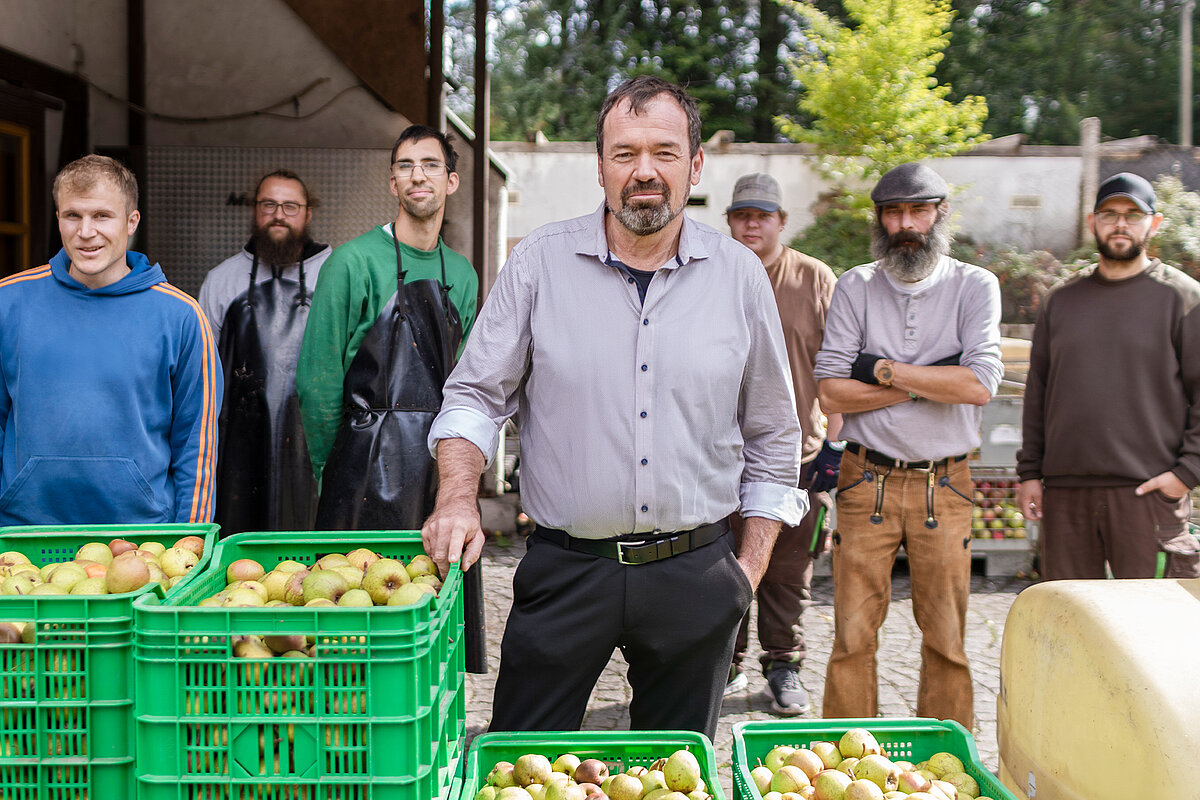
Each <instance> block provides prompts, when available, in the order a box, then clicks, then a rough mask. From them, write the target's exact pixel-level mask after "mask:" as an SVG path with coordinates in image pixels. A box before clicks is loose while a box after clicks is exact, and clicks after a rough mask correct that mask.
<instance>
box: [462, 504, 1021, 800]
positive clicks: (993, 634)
mask: <svg viewBox="0 0 1200 800" xmlns="http://www.w3.org/2000/svg"><path fill="white" fill-rule="evenodd" d="M484 524H485V527H489V526H488V522H487V518H486V514H485V523H484ZM524 552H525V544H524V540H523V538H522V537H520V536H513V535H501V536H499V537H496V538H490V539H489V542H488V545H487V547H486V548H485V549H484V555H483V564H484V573H483V574H484V584H485V595H486V598H487V600H486V604H487V628H488V660H489V664H490V667H491V670H490V671H489V672H488V674H486V675H468V676H467V687H466V691H467V738H468V739H470V738H471V737H472V736H474V735H476V734H479V733H482V732H484V731H485V730H486V729H487V724H488V719H489V717H490V714H491V701H492V689H493V685H494V683H495V679H496V669H497V667H498V665H499V661H500V637H501V636H502V635H503V632H504V620H505V619H506V618H507V615H508V610H509V607H510V605H511V604H512V575H513V571H514V570H515V569H516V565H517V562H518V561H519V560H520V558H521V555H522V554H523V553H524ZM1028 585H1030V582H1029V581H1027V580H1018V579H1014V578H1007V577H1005V578H985V577H982V576H976V577H975V578H973V579H972V583H971V604H970V608H969V611H968V616H967V653H968V656H969V657H970V659H971V668H972V672H973V675H974V679H975V716H976V724H975V730H974V731H973V732H972V733H973V734H974V736H975V741H976V745H977V747H978V748H979V754H980V757H981V758H982V760H983V763H984V765H985V766H987V767H988V768H989V769H991V770H992V771H993V772H994V771H995V770H996V769H997V766H998V752H997V748H996V695H997V693H998V691H999V687H1000V671H999V670H1000V641H1001V637H1002V634H1003V628H1004V620H1005V618H1006V617H1007V615H1008V609H1009V606H1011V605H1012V602H1013V600H1014V599H1015V598H1016V596H1017V593H1018V592H1020V591H1021V590H1022V589H1024V588H1025V587H1026V586H1028ZM832 603H833V584H832V582H831V580H830V579H829V578H828V577H817V578H814V581H813V604H812V606H811V607H810V608H809V609H808V611H807V612H805V615H804V627H805V636H806V640H807V643H808V648H809V656H808V659H807V660H806V661H805V663H804V668H803V672H802V675H803V680H804V685H805V687H806V688H807V689H808V691H809V693H810V694H811V695H812V699H813V708H814V709H816V710H817V711H818V713H819V709H820V707H821V689H822V685H823V683H824V677H825V664H826V661H827V660H828V658H829V650H830V647H831V644H832V634H833V611H832ZM754 630H755V629H754V628H753V627H751V632H752V639H753V631H754ZM920 645H921V636H920V631H919V630H918V629H917V626H916V623H915V622H914V621H913V616H912V602H911V600H910V599H909V584H908V578H907V576H906V575H902V574H897V575H896V576H895V578H894V580H893V586H892V605H891V609H890V612H889V614H888V618H887V622H886V623H885V624H884V626H883V630H882V633H881V636H880V647H879V663H880V676H879V677H880V686H879V704H880V709H881V715H882V716H885V717H912V716H916V696H917V679H918V674H919V670H920ZM749 659H750V660H748V662H747V663H757V647H756V645H755V644H754V643H753V642H752V648H751V653H750V656H749ZM765 692H766V681H765V680H764V679H763V677H762V675H761V674H759V673H758V672H757V671H752V672H751V674H750V685H749V687H748V688H747V689H746V691H745V692H743V693H741V694H739V695H737V696H732V697H728V698H726V700H725V704H724V707H723V708H722V711H721V723H720V725H719V727H718V729H717V739H716V741H715V742H713V745H714V747H715V749H716V753H717V760H718V763H720V764H722V765H725V766H723V767H722V768H721V775H722V783H723V784H724V787H725V794H726V797H727V798H732V797H733V793H732V787H731V783H732V778H731V773H730V772H729V770H728V763H729V760H730V758H731V754H732V752H733V742H732V726H733V723H735V722H741V721H744V720H767V719H775V718H776V717H774V716H773V715H772V714H771V712H770V710H769V709H770V705H769V700H768V699H767V698H766V696H765ZM630 698H631V690H630V688H629V683H628V682H627V681H626V680H625V662H624V660H623V659H622V658H621V655H620V653H619V651H616V652H614V654H613V659H612V661H611V662H610V663H609V665H608V668H607V669H606V670H605V672H604V674H603V675H602V676H601V678H600V681H599V683H598V684H597V686H596V690H595V692H594V693H593V694H592V699H591V702H590V703H589V705H588V713H587V716H586V717H585V719H584V728H585V729H588V730H624V729H627V728H628V725H629V715H628V712H627V708H628V705H629V701H630ZM814 716H815V715H814Z"/></svg>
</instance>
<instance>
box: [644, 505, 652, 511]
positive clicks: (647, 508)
mask: <svg viewBox="0 0 1200 800" xmlns="http://www.w3.org/2000/svg"><path fill="white" fill-rule="evenodd" d="M649 510H650V506H642V511H649Z"/></svg>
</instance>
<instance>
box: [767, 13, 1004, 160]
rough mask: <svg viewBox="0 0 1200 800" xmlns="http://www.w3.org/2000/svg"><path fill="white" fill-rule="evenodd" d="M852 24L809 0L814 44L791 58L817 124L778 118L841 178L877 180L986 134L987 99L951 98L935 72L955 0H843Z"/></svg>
mask: <svg viewBox="0 0 1200 800" xmlns="http://www.w3.org/2000/svg"><path fill="white" fill-rule="evenodd" d="M842 5H843V8H844V9H845V12H846V15H847V17H848V18H849V19H850V20H851V22H852V26H851V25H846V24H843V23H842V22H840V21H838V20H837V19H835V18H833V17H832V16H830V15H829V14H826V13H824V12H822V11H820V10H819V9H818V8H816V7H814V6H810V5H808V4H806V3H804V2H793V3H792V6H793V8H794V9H795V10H796V12H797V13H799V14H800V16H801V17H802V19H803V20H804V21H805V22H806V23H807V25H808V31H807V35H808V40H809V44H810V47H809V49H808V50H807V51H805V52H804V53H802V54H800V55H799V56H797V57H796V58H795V59H794V60H793V62H792V71H793V74H794V75H795V77H796V78H797V80H798V81H799V82H800V84H801V86H802V87H803V89H804V95H803V97H802V98H801V100H800V109H801V110H802V111H804V112H806V113H807V114H808V115H810V116H811V117H812V119H813V122H812V125H811V126H805V125H802V124H799V123H798V122H797V121H796V120H794V119H790V118H781V119H780V121H779V122H780V128H781V130H782V131H783V133H784V134H785V135H787V136H788V137H790V138H792V139H794V140H796V141H801V142H811V143H813V144H815V145H817V147H818V148H819V149H820V151H821V152H822V154H824V155H825V164H826V167H827V169H829V170H830V171H831V172H833V173H834V174H835V175H837V174H842V175H861V176H863V177H867V178H873V177H876V176H878V175H881V174H883V173H884V172H886V171H887V170H889V169H891V168H892V167H894V166H896V165H898V164H902V163H905V162H907V161H917V160H920V159H924V158H929V157H932V156H947V155H951V154H953V153H956V152H958V151H960V150H963V149H965V148H967V147H970V146H971V145H973V144H976V143H978V142H980V141H983V140H984V139H985V138H987V137H986V136H984V135H983V134H982V129H983V122H984V120H985V119H986V117H987V103H986V102H985V101H984V99H983V98H982V97H978V96H974V95H972V96H967V97H964V98H962V99H961V100H959V101H958V102H951V101H950V100H949V99H947V95H948V94H949V93H950V88H951V87H950V86H948V85H945V84H941V83H939V82H938V81H937V79H936V78H935V77H934V71H935V70H936V68H937V64H938V62H939V61H940V60H941V57H942V51H943V49H944V48H945V47H946V44H947V42H948V41H949V32H948V31H949V27H950V22H951V18H952V16H953V12H952V11H951V8H950V0H843V3H842Z"/></svg>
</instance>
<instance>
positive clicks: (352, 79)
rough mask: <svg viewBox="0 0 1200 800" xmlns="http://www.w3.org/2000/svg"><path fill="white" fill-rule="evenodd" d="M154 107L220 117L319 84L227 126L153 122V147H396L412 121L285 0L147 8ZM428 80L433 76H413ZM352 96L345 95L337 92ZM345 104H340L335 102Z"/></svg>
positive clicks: (193, 0)
mask: <svg viewBox="0 0 1200 800" xmlns="http://www.w3.org/2000/svg"><path fill="white" fill-rule="evenodd" d="M146 16H147V20H146V43H147V47H146V74H147V87H146V93H147V104H148V106H149V107H150V108H151V109H153V110H154V111H156V112H158V113H160V114H168V115H176V116H186V117H197V116H208V115H212V116H220V115H226V114H231V113H237V112H243V111H250V110H254V109H258V108H262V107H265V106H268V105H271V104H273V103H277V102H279V101H283V100H287V99H288V98H289V97H291V96H293V95H296V94H297V93H299V92H301V91H302V90H303V89H304V88H305V87H307V86H308V85H309V84H311V83H312V82H314V81H318V80H323V83H321V84H320V85H319V86H317V87H316V88H315V89H313V90H312V91H311V92H309V93H308V94H305V95H304V96H303V97H302V98H300V99H299V104H298V108H297V107H293V106H292V104H291V103H287V104H285V105H284V106H282V107H280V108H277V109H275V113H276V114H279V115H284V116H294V115H295V114H296V112H297V111H298V112H299V114H301V115H304V114H308V113H311V112H313V111H316V110H317V109H318V108H320V107H321V106H322V105H324V104H325V103H326V102H329V101H332V103H331V104H330V105H329V106H327V107H326V108H325V109H324V110H321V111H318V112H317V113H316V115H315V116H312V117H308V118H306V119H303V120H299V121H295V120H287V119H284V118H281V117H278V116H266V115H262V116H254V117H249V118H243V119H237V120H231V121H226V122H188V123H181V122H169V121H160V120H154V119H152V120H150V121H149V124H148V130H147V136H148V141H149V143H150V144H152V145H189V146H195V145H206V146H222V145H228V144H234V143H236V144H237V145H239V146H244V147H314V146H317V147H320V146H325V147H349V148H358V147H387V146H389V145H390V144H391V142H392V141H393V140H394V139H395V138H396V136H397V135H398V134H399V132H400V131H401V130H403V129H404V127H405V126H406V125H407V124H408V121H407V120H406V119H405V118H404V117H402V116H401V115H399V114H396V113H394V112H391V111H389V110H387V108H385V107H384V106H383V104H381V103H380V102H379V101H378V100H376V98H375V97H374V95H372V94H370V93H369V92H368V91H366V90H365V89H363V88H353V87H355V86H356V85H357V84H358V83H359V80H358V78H357V77H356V76H355V75H354V74H353V73H352V72H351V71H350V70H349V69H348V68H347V67H346V66H345V65H343V64H342V63H341V62H340V61H339V60H338V59H337V58H336V57H335V56H334V55H333V53H332V52H330V50H329V49H328V48H327V47H326V46H325V45H324V44H323V43H322V42H321V41H320V40H319V39H318V38H317V36H316V34H314V33H313V32H312V31H311V30H310V29H309V28H308V26H306V25H305V24H304V23H303V22H302V21H301V20H300V18H299V17H298V16H297V15H296V14H295V12H293V11H292V10H291V8H289V7H288V6H287V5H286V4H285V3H283V2H282V1H281V0H202V1H201V0H184V1H183V2H169V3H164V2H148V3H147V4H146ZM413 80H414V81H424V80H425V76H424V75H414V76H413ZM342 91H345V94H342V95H341V96H340V97H337V95H338V94H339V93H340V92H342ZM335 97H336V99H335Z"/></svg>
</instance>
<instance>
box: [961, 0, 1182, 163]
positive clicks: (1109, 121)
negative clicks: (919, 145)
mask: <svg viewBox="0 0 1200 800" xmlns="http://www.w3.org/2000/svg"><path fill="white" fill-rule="evenodd" d="M954 8H955V9H956V11H957V12H958V14H957V17H956V19H955V21H954V23H953V26H952V28H951V33H952V38H951V42H950V46H949V47H948V48H947V49H946V58H945V60H944V61H943V62H942V63H941V65H940V66H939V69H938V72H937V75H938V77H939V78H940V79H941V80H943V81H946V82H947V83H949V84H951V85H953V87H954V89H955V93H954V94H952V95H951V98H952V99H953V98H955V97H965V96H967V95H970V94H980V95H984V96H986V97H987V102H988V108H989V109H990V114H989V119H988V121H987V125H986V127H985V129H984V130H985V131H986V132H987V133H989V134H991V135H993V136H1004V135H1007V134H1012V133H1024V134H1026V135H1027V136H1028V137H1029V141H1030V142H1031V143H1035V144H1078V143H1079V121H1080V120H1081V119H1083V118H1084V117H1099V118H1100V120H1101V125H1102V128H1103V131H1104V134H1105V135H1106V136H1110V137H1113V138H1125V137H1129V136H1139V135H1143V134H1154V135H1157V136H1161V137H1163V138H1165V139H1169V140H1175V139H1176V137H1177V135H1178V130H1179V115H1178V105H1177V103H1178V99H1177V96H1178V95H1177V93H1178V86H1179V80H1178V73H1179V39H1178V32H1179V13H1180V2H1179V0H1105V2H1103V3H1098V2H1094V0H1003V1H1002V2H996V0H954Z"/></svg>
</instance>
